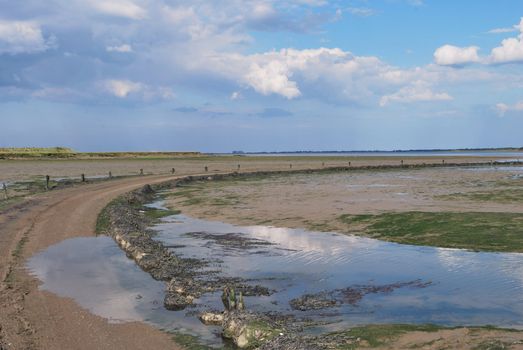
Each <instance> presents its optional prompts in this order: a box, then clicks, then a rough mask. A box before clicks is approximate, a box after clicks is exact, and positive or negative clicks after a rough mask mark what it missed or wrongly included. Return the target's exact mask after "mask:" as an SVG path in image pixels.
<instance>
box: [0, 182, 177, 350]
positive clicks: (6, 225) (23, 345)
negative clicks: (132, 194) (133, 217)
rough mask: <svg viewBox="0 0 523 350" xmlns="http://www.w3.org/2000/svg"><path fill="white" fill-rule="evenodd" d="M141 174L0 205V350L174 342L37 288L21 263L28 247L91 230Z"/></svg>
mask: <svg viewBox="0 0 523 350" xmlns="http://www.w3.org/2000/svg"><path fill="white" fill-rule="evenodd" d="M169 178H170V177H168V176H145V177H138V178H132V179H124V180H115V181H108V182H104V183H98V184H87V185H83V186H78V187H74V188H69V189H64V190H60V191H51V192H49V193H45V194H43V195H39V196H34V197H33V198H29V199H28V200H27V201H25V202H23V203H20V204H18V205H17V206H16V207H12V208H10V209H7V210H4V211H3V212H0V280H1V281H2V282H0V349H2V350H3V349H145V348H148V349H180V347H178V346H177V345H176V344H174V342H173V341H172V340H171V337H169V335H167V334H166V333H163V332H161V331H159V330H157V329H154V328H153V327H151V326H148V325H146V324H143V323H136V322H135V323H123V324H110V323H108V322H107V320H105V319H103V318H101V317H98V316H95V315H92V314H90V313H89V312H88V311H86V310H84V309H82V308H81V307H80V306H78V305H77V304H76V303H75V302H74V301H73V300H69V299H65V298H61V297H58V296H56V295H53V294H51V293H49V292H45V291H41V290H39V289H38V285H39V281H38V280H36V279H35V278H33V277H32V276H30V275H29V274H28V272H27V271H26V270H25V268H24V264H25V260H26V259H27V258H28V257H31V256H32V255H33V254H34V253H36V252H38V251H40V250H43V249H45V248H46V247H48V246H50V245H52V244H55V243H57V242H60V241H62V240H64V239H67V238H72V237H80V236H93V235H95V225H96V218H97V216H98V214H99V212H100V211H101V210H102V209H103V207H104V206H105V205H106V204H107V203H108V202H109V201H111V200H112V199H113V198H115V197H116V196H118V195H120V194H122V193H125V192H128V191H131V190H133V189H135V188H138V187H140V186H142V185H144V184H146V183H155V182H161V181H165V180H166V179H169Z"/></svg>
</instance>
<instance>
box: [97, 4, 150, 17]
mask: <svg viewBox="0 0 523 350" xmlns="http://www.w3.org/2000/svg"><path fill="white" fill-rule="evenodd" d="M88 2H89V3H90V5H91V6H92V7H93V8H94V9H95V10H97V11H98V12H100V13H103V14H106V15H111V16H117V17H125V18H130V19H136V20H138V19H144V18H145V17H147V11H146V10H145V9H144V8H142V7H140V6H138V5H136V4H135V3H134V2H132V1H129V0H89V1H88Z"/></svg>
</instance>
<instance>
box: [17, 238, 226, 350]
mask: <svg viewBox="0 0 523 350" xmlns="http://www.w3.org/2000/svg"><path fill="white" fill-rule="evenodd" d="M27 267H28V269H29V271H30V272H31V273H32V274H33V275H34V276H36V277H38V279H40V280H41V281H42V282H43V283H42V285H41V286H40V288H41V289H43V290H47V291H50V292H52V293H54V294H57V295H59V296H62V297H68V298H73V299H74V300H75V301H76V302H77V303H78V304H79V305H80V306H82V307H83V308H85V309H87V310H89V311H90V312H91V313H93V314H95V315H98V316H101V317H104V318H107V319H108V320H109V322H112V323H121V322H129V321H142V322H147V323H149V324H152V325H154V326H156V327H158V328H161V329H165V330H168V331H182V332H187V333H191V334H194V335H200V336H202V337H203V340H204V341H206V342H208V343H209V344H214V343H220V342H221V339H220V338H218V333H219V329H218V328H217V327H206V326H204V325H202V324H201V323H200V322H199V321H198V320H197V319H196V318H194V317H185V314H186V312H183V311H182V312H174V311H168V310H166V309H165V308H164V307H163V298H164V286H165V285H164V283H163V282H159V281H155V280H154V279H153V278H152V277H151V276H150V275H149V274H148V273H146V272H144V271H142V270H141V269H140V268H139V267H138V266H137V265H136V264H135V263H134V261H133V260H130V259H129V258H127V257H126V255H125V253H124V252H123V251H122V250H121V249H120V248H119V247H118V246H117V245H116V243H115V242H114V241H113V239H112V238H109V237H86V238H72V239H68V240H65V241H62V242H60V243H58V244H56V245H53V246H51V247H49V248H48V249H47V250H45V251H43V252H41V253H39V254H36V255H34V256H33V257H32V258H31V259H30V260H29V261H28V263H27Z"/></svg>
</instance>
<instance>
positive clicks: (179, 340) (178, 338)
mask: <svg viewBox="0 0 523 350" xmlns="http://www.w3.org/2000/svg"><path fill="white" fill-rule="evenodd" d="M173 340H174V342H175V343H176V344H178V345H181V346H182V348H183V349H185V350H232V349H235V348H234V347H233V346H230V345H224V346H222V347H220V348H216V347H210V346H207V345H202V344H201V342H200V339H199V338H198V337H196V336H194V335H190V334H185V333H179V332H177V333H173Z"/></svg>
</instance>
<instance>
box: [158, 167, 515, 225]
mask: <svg viewBox="0 0 523 350" xmlns="http://www.w3.org/2000/svg"><path fill="white" fill-rule="evenodd" d="M521 174H523V167H517V166H516V167H471V168H458V167H449V168H423V169H397V170H378V171H366V170H362V171H352V172H345V173H343V172H335V173H326V174H298V175H292V176H279V175H278V176H268V177H261V178H254V179H241V180H235V179H233V180H225V181H215V182H200V183H195V184H194V185H189V186H188V187H187V188H184V189H183V190H181V191H182V194H181V195H176V193H175V192H176V191H175V192H173V194H174V195H173V196H171V197H169V199H168V203H167V204H168V206H169V207H171V208H176V209H182V211H183V212H184V213H185V214H187V215H189V216H193V217H197V218H204V219H210V220H219V221H225V222H228V223H232V224H238V225H254V224H264V225H274V226H280V227H289V228H308V229H316V230H321V231H337V232H347V225H345V224H343V223H342V222H340V221H339V220H337V218H338V217H339V216H340V215H342V214H354V215H358V214H379V213H384V212H406V211H428V212H441V211H450V212H465V211H467V212H468V211H474V212H504V213H505V212H509V213H523V205H521V204H522V203H521V202H511V201H477V200H471V199H467V198H466V196H464V194H465V195H466V194H470V193H476V192H478V191H480V192H485V191H486V192H488V191H501V190H508V191H510V190H511V189H514V188H516V189H517V188H521V186H522V185H523V177H519V176H520V175H521ZM178 192H180V191H178ZM183 192H186V195H184V194H183ZM458 194H459V196H458Z"/></svg>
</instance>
